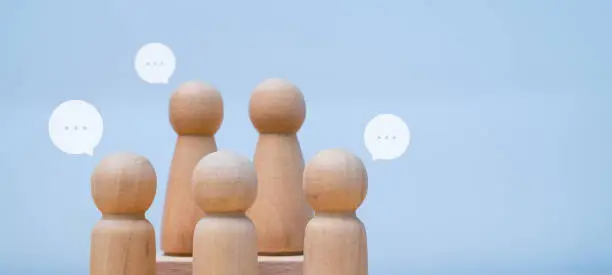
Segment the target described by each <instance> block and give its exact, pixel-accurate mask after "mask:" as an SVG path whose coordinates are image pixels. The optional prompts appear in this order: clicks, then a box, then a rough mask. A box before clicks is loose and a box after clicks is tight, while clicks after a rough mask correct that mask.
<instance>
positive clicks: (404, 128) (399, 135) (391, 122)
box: [363, 114, 410, 160]
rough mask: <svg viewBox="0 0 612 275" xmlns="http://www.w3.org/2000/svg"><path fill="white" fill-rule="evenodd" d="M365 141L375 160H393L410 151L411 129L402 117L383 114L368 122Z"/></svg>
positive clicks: (364, 134)
mask: <svg viewBox="0 0 612 275" xmlns="http://www.w3.org/2000/svg"><path fill="white" fill-rule="evenodd" d="M363 140H364V142H365V146H366V148H367V149H368V151H369V152H370V154H371V155H372V159H373V160H392V159H396V158H399V157H400V156H402V155H403V154H404V153H405V152H406V149H408V145H410V129H408V125H406V123H405V122H404V120H402V119H401V118H400V117H398V116H396V115H392V114H381V115H377V116H376V117H374V118H372V119H371V120H370V122H368V125H367V126H366V128H365V131H364V133H363Z"/></svg>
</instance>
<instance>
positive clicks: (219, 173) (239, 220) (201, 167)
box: [192, 151, 259, 275]
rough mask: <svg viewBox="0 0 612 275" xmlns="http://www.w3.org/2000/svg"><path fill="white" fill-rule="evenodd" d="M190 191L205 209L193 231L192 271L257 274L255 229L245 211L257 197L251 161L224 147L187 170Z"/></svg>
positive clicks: (195, 274)
mask: <svg viewBox="0 0 612 275" xmlns="http://www.w3.org/2000/svg"><path fill="white" fill-rule="evenodd" d="M193 193H194V196H195V201H196V203H197V204H198V206H199V207H200V208H201V209H202V210H203V211H205V212H206V216H205V217H204V218H202V219H201V220H200V221H199V222H198V224H197V226H196V229H195V234H194V239H193V247H194V252H193V266H192V270H193V275H257V274H258V268H259V263H258V259H257V233H256V231H255V226H254V225H253V223H252V222H251V220H250V219H249V218H248V217H247V216H246V214H245V211H246V210H247V209H248V208H249V207H250V206H251V205H252V203H253V201H254V200H255V197H256V195H257V175H256V173H255V168H254V167H253V165H252V164H251V162H250V161H249V160H248V159H247V158H245V157H242V156H239V155H236V154H234V153H232V152H229V151H218V152H214V153H211V154H209V155H207V156H206V157H204V158H202V160H201V161H200V162H199V163H198V164H197V166H196V168H195V170H194V172H193Z"/></svg>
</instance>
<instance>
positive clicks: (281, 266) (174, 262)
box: [157, 256, 304, 275]
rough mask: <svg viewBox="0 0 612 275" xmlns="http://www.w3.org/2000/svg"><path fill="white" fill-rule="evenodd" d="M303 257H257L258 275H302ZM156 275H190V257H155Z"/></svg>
mask: <svg viewBox="0 0 612 275" xmlns="http://www.w3.org/2000/svg"><path fill="white" fill-rule="evenodd" d="M303 261H304V257H303V256H259V275H302V262H303ZM157 275H192V274H191V257H170V256H157Z"/></svg>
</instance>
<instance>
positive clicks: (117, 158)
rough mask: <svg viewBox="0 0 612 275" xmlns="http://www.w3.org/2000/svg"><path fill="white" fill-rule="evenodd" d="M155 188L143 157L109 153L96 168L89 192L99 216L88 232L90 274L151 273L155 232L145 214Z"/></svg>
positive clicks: (149, 274)
mask: <svg viewBox="0 0 612 275" xmlns="http://www.w3.org/2000/svg"><path fill="white" fill-rule="evenodd" d="M156 189H157V178H156V174H155V170H154V168H153V166H152V165H151V163H150V162H149V160H148V159H146V158H145V157H142V156H138V155H134V154H129V153H121V154H113V155H110V156H108V157H106V158H104V159H103V160H102V161H101V162H100V163H99V164H98V166H96V168H95V169H94V171H93V173H92V176H91V193H92V197H93V199H94V202H95V204H96V207H97V208H98V209H99V210H100V211H101V212H102V219H101V220H100V221H99V222H98V223H97V224H96V225H95V227H94V229H93V231H92V234H91V254H90V257H91V258H90V273H89V274H90V275H155V273H156V267H155V265H156V261H155V259H156V253H155V250H156V245H155V230H154V229H153V226H152V225H151V223H149V221H148V220H146V218H145V212H146V211H147V210H148V209H149V207H150V206H151V204H152V203H153V200H154V199H155V194H156Z"/></svg>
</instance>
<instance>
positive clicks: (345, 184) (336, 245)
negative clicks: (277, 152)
mask: <svg viewBox="0 0 612 275" xmlns="http://www.w3.org/2000/svg"><path fill="white" fill-rule="evenodd" d="M367 187H368V176H367V173H366V170H365V167H364V165H363V163H362V162H361V160H360V159H359V158H357V157H356V156H354V155H352V154H351V153H349V152H347V151H344V150H340V149H332V150H324V151H321V152H319V153H318V154H317V155H316V156H314V157H313V159H312V160H311V161H310V162H309V163H308V164H307V165H306V168H305V170H304V192H305V195H306V198H307V200H308V203H309V204H310V205H311V206H312V207H313V208H314V210H315V213H316V214H315V217H314V218H313V219H312V220H310V222H309V223H308V226H307V227H306V234H305V239H304V265H303V275H367V274H368V250H367V238H366V232H365V227H364V225H363V223H362V222H361V221H360V220H359V218H357V216H356V215H355V211H356V210H357V208H358V207H359V206H360V205H361V203H362V202H363V200H364V199H365V196H366V193H367Z"/></svg>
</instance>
